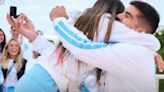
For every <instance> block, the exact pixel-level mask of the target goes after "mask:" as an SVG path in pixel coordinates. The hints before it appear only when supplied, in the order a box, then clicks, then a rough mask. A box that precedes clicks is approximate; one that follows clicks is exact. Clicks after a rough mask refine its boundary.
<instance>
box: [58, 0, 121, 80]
mask: <svg viewBox="0 0 164 92" xmlns="http://www.w3.org/2000/svg"><path fill="white" fill-rule="evenodd" d="M123 11H124V5H123V4H122V2H121V1H120V0H98V1H97V2H96V3H95V4H94V6H93V7H92V8H88V9H87V10H86V11H85V12H84V13H83V14H82V15H81V16H80V17H79V18H78V19H77V21H76V22H75V25H74V26H75V27H76V28H78V29H79V30H80V31H82V32H83V33H84V34H85V35H86V36H87V37H88V38H89V39H91V40H94V37H95V36H96V38H97V36H98V26H99V21H100V18H101V16H102V15H103V14H105V13H110V14H112V16H111V18H110V21H109V26H108V31H107V33H106V35H105V39H104V42H105V43H108V42H109V38H110V34H111V30H112V24H113V21H114V20H115V18H116V14H118V13H121V12H123ZM95 34H96V35H95ZM57 50H59V59H58V62H59V63H63V62H64V59H65V58H66V57H67V56H68V55H70V52H69V51H68V50H67V49H65V48H64V47H63V45H62V43H61V42H60V43H59V44H58V46H57ZM80 63H82V62H78V68H79V69H80ZM100 75H101V70H100V69H97V82H98V81H99V79H100Z"/></svg>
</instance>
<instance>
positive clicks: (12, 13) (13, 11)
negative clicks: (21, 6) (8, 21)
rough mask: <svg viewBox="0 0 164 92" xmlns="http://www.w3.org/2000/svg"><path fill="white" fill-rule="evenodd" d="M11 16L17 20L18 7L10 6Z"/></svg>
mask: <svg viewBox="0 0 164 92" xmlns="http://www.w3.org/2000/svg"><path fill="white" fill-rule="evenodd" d="M10 16H12V17H14V18H17V17H18V15H17V7H16V6H10Z"/></svg>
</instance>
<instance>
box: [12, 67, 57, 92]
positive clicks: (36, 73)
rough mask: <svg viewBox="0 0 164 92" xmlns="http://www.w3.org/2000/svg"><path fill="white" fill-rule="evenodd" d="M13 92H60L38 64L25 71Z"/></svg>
mask: <svg viewBox="0 0 164 92" xmlns="http://www.w3.org/2000/svg"><path fill="white" fill-rule="evenodd" d="M14 92H60V91H59V88H58V87H57V85H56V83H55V81H54V80H53V79H52V77H51V76H50V74H49V73H48V72H47V71H46V70H45V69H44V68H43V67H42V66H41V65H39V64H37V65H35V66H34V67H33V68H32V69H31V70H30V71H28V72H27V73H25V74H24V75H23V76H22V77H21V79H20V80H19V81H18V83H17V85H16V87H15V90H14Z"/></svg>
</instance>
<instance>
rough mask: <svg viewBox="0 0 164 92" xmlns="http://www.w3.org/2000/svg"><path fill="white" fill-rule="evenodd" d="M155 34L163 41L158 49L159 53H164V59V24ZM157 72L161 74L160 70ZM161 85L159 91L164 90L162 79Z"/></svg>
mask: <svg viewBox="0 0 164 92" xmlns="http://www.w3.org/2000/svg"><path fill="white" fill-rule="evenodd" d="M155 36H156V37H157V38H158V39H159V41H160V43H161V48H160V50H159V51H158V53H159V54H160V55H162V58H163V59H164V26H161V27H159V28H158V31H157V33H155ZM157 73H158V74H159V72H158V71H157ZM161 74H162V73H161ZM163 74H164V73H163ZM159 85H160V87H159V92H164V80H160V83H159Z"/></svg>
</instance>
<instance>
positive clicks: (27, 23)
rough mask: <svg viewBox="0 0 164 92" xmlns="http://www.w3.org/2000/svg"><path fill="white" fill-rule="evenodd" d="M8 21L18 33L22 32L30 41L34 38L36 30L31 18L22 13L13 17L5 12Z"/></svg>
mask: <svg viewBox="0 0 164 92" xmlns="http://www.w3.org/2000/svg"><path fill="white" fill-rule="evenodd" d="M6 17H7V21H8V23H9V24H10V25H11V26H12V27H13V28H14V29H15V30H16V31H17V32H18V33H20V34H23V35H24V36H25V37H27V38H28V39H29V40H30V41H31V42H32V41H33V40H35V39H36V37H37V32H36V31H35V28H34V25H33V23H32V21H31V20H29V19H28V18H27V16H25V15H24V14H23V13H21V14H20V15H19V17H18V18H17V19H13V18H12V17H11V16H10V15H9V14H7V16H6Z"/></svg>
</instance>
